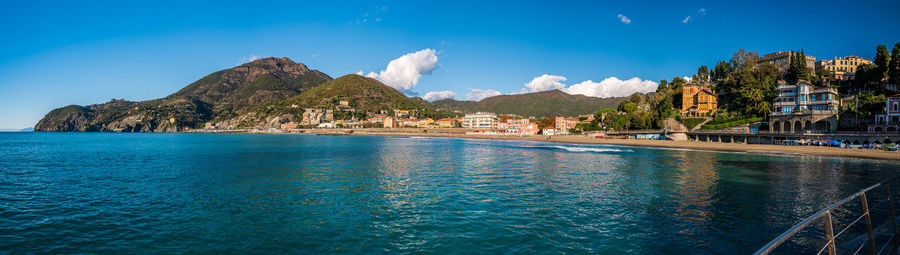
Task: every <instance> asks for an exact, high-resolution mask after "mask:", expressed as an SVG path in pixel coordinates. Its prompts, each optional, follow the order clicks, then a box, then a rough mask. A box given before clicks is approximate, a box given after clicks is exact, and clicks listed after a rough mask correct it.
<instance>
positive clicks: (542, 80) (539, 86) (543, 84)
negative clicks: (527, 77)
mask: <svg viewBox="0 0 900 255" xmlns="http://www.w3.org/2000/svg"><path fill="white" fill-rule="evenodd" d="M564 81H566V77H562V76H559V75H549V74H544V75H541V76H538V77H534V79H532V80H531V82H529V83H525V89H527V90H526V91H523V92H540V91H545V90H554V89H561V88H565V87H566V84H563V83H562V82H564Z"/></svg>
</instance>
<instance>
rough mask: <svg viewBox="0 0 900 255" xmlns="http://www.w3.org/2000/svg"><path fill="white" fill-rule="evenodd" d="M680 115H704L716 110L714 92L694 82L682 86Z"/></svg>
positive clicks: (716, 104)
mask: <svg viewBox="0 0 900 255" xmlns="http://www.w3.org/2000/svg"><path fill="white" fill-rule="evenodd" d="M681 91H682V97H681V115H682V116H684V117H704V116H709V115H710V114H712V113H714V112H716V110H717V109H718V102H717V99H716V93H715V92H713V91H712V90H710V89H709V88H705V87H701V86H700V85H697V84H696V83H688V84H685V85H684V86H683V87H682V88H681Z"/></svg>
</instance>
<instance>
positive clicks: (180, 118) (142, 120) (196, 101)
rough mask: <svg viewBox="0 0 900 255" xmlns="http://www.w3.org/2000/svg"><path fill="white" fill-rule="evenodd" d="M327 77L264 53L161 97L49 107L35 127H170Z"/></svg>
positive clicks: (239, 110) (191, 124) (193, 124)
mask: <svg viewBox="0 0 900 255" xmlns="http://www.w3.org/2000/svg"><path fill="white" fill-rule="evenodd" d="M331 80H332V78H331V77H329V76H328V75H326V74H324V73H322V72H319V71H317V70H310V69H309V68H308V67H307V66H306V65H304V64H302V63H296V62H293V61H291V60H290V59H289V58H264V59H259V60H256V61H253V62H250V63H246V64H243V65H240V66H237V67H234V68H231V69H226V70H222V71H218V72H214V73H212V74H209V75H207V76H206V77H203V78H201V79H199V80H197V81H195V82H193V83H191V84H189V85H188V86H186V87H184V88H182V89H181V90H179V91H178V92H175V93H174V94H171V95H169V96H167V97H164V98H160V99H153V100H147V101H140V102H133V101H126V100H115V99H114V100H111V101H109V102H107V103H103V104H95V105H89V106H78V105H70V106H66V107H62V108H58V109H55V110H52V111H50V112H49V113H47V115H46V116H44V118H43V119H41V120H40V121H39V122H38V124H37V125H36V126H35V127H34V130H35V131H39V132H71V131H76V132H85V131H108V132H174V131H178V130H180V129H182V128H199V127H202V126H203V125H204V124H205V123H208V122H222V121H227V120H230V119H231V118H233V117H235V116H239V115H241V114H244V113H246V112H249V111H252V110H254V109H256V108H258V107H259V106H262V105H266V104H269V103H273V102H277V101H280V100H284V99H286V98H289V97H292V96H295V95H298V94H300V93H302V92H304V91H306V90H309V89H311V88H313V87H315V86H317V85H319V84H322V83H325V82H328V81H331Z"/></svg>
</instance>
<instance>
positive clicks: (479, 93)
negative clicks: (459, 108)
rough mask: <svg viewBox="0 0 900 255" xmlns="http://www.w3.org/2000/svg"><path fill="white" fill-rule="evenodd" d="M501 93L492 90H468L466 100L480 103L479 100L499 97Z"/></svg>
mask: <svg viewBox="0 0 900 255" xmlns="http://www.w3.org/2000/svg"><path fill="white" fill-rule="evenodd" d="M502 94H503V93H500V91H496V90H493V89H473V88H469V93H467V94H466V100H469V101H481V99H485V98H488V97H492V96H499V95H502Z"/></svg>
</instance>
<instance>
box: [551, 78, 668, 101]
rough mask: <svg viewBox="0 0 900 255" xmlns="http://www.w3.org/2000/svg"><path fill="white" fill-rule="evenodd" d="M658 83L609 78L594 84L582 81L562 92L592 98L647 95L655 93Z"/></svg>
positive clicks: (636, 79) (639, 79) (637, 79)
mask: <svg viewBox="0 0 900 255" xmlns="http://www.w3.org/2000/svg"><path fill="white" fill-rule="evenodd" d="M658 86H659V83H656V82H654V81H649V80H641V78H637V77H634V78H631V79H628V80H624V81H623V80H620V79H619V78H616V77H609V78H606V79H603V81H600V82H599V83H598V82H594V81H591V80H587V81H583V82H581V83H577V84H575V85H572V86H569V87H568V88H565V89H562V91H563V92H566V93H569V94H581V95H585V96H592V97H600V98H606V97H624V96H629V95H631V94H634V93H635V92H637V93H649V92H653V91H656V87H658Z"/></svg>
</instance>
